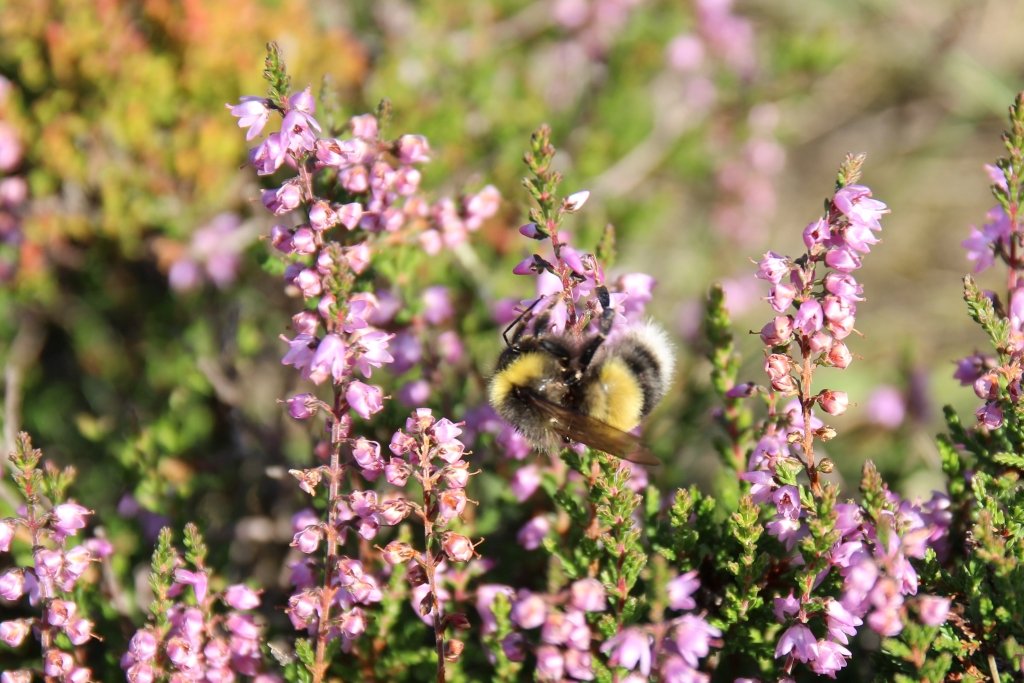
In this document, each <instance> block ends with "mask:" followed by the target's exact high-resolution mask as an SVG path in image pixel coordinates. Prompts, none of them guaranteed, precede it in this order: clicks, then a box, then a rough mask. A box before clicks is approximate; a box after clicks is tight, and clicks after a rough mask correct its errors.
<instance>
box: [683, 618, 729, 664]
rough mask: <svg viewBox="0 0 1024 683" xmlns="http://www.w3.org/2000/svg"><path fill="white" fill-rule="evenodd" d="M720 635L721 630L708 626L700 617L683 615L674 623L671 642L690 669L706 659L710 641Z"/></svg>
mask: <svg viewBox="0 0 1024 683" xmlns="http://www.w3.org/2000/svg"><path fill="white" fill-rule="evenodd" d="M721 635H722V631H721V630H719V629H717V628H715V627H714V626H712V625H710V624H708V623H707V622H706V621H704V619H703V618H702V617H698V616H696V615H693V614H684V615H683V616H682V617H680V618H679V619H678V620H677V622H676V627H675V629H674V630H673V632H672V640H673V642H674V643H675V646H676V649H677V650H678V651H679V655H680V656H681V657H682V658H683V660H685V661H686V663H687V664H689V665H690V666H691V667H694V668H696V667H697V665H698V660H700V659H701V658H702V657H706V656H707V654H708V652H710V650H711V639H712V638H718V637H720V636H721Z"/></svg>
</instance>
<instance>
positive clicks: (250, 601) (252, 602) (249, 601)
mask: <svg viewBox="0 0 1024 683" xmlns="http://www.w3.org/2000/svg"><path fill="white" fill-rule="evenodd" d="M224 602H226V603H227V604H228V605H229V606H231V607H233V608H234V609H255V608H256V607H259V605H260V594H259V592H258V591H255V590H253V589H252V588H249V587H248V586H246V585H244V584H240V583H236V584H232V585H230V586H228V588H227V590H226V591H224Z"/></svg>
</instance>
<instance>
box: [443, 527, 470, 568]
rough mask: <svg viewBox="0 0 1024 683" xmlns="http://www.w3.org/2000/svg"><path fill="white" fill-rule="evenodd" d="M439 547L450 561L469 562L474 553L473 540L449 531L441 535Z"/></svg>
mask: <svg viewBox="0 0 1024 683" xmlns="http://www.w3.org/2000/svg"><path fill="white" fill-rule="evenodd" d="M441 547H442V548H444V552H445V555H447V556H448V559H449V560H451V561H452V562H469V561H470V560H472V559H473V557H474V556H475V555H476V551H475V550H474V549H473V542H472V541H470V540H469V538H467V537H466V536H463V535H462V534H456V533H452V532H450V531H449V532H447V533H445V534H444V536H443V537H442V540H441Z"/></svg>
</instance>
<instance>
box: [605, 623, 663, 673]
mask: <svg viewBox="0 0 1024 683" xmlns="http://www.w3.org/2000/svg"><path fill="white" fill-rule="evenodd" d="M601 652H603V653H605V654H606V655H608V663H609V664H611V665H612V666H621V667H623V668H624V669H630V670H632V669H639V671H640V673H641V674H642V675H644V676H649V675H650V673H651V641H650V638H649V637H648V636H647V634H646V633H644V631H642V630H641V629H639V628H636V627H634V626H630V627H627V628H625V629H623V630H621V631H619V632H618V633H616V634H615V635H614V636H612V637H611V638H609V639H608V640H606V641H605V642H604V644H602V645H601Z"/></svg>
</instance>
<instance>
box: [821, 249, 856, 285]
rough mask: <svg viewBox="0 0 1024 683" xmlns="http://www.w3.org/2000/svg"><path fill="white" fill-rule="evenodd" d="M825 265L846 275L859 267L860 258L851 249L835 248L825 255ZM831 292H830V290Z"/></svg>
mask: <svg viewBox="0 0 1024 683" xmlns="http://www.w3.org/2000/svg"><path fill="white" fill-rule="evenodd" d="M825 265H827V266H828V267H829V268H835V269H836V270H838V271H842V272H844V273H848V272H850V271H852V270H857V269H858V268H860V267H861V258H860V256H858V255H857V254H855V253H854V252H853V250H851V249H847V248H845V247H836V248H834V249H829V250H828V252H826V253H825ZM830 291H831V290H830Z"/></svg>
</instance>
